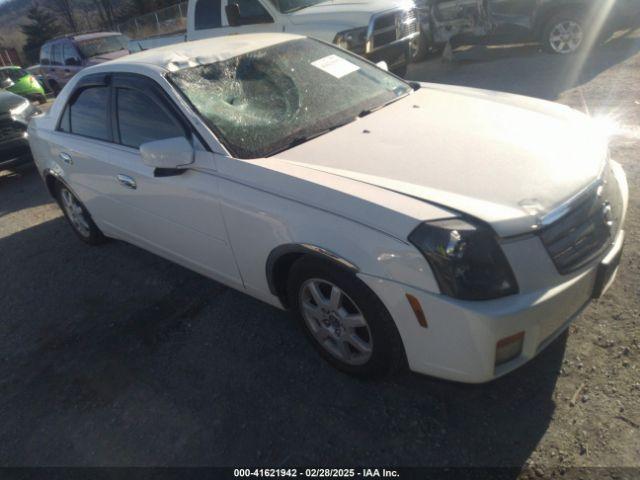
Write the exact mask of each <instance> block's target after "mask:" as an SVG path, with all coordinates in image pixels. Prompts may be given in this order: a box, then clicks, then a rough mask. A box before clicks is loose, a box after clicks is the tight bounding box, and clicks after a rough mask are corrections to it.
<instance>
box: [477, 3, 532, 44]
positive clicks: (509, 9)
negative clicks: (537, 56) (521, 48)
mask: <svg viewBox="0 0 640 480" xmlns="http://www.w3.org/2000/svg"><path fill="white" fill-rule="evenodd" d="M540 3H541V2H540V0H488V11H489V17H490V19H491V23H492V24H493V27H494V31H493V35H494V36H495V38H496V39H497V40H502V41H518V40H526V39H529V38H531V34H532V31H533V27H534V20H535V18H534V16H535V12H536V9H537V8H538V4H540Z"/></svg>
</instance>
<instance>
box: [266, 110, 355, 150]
mask: <svg viewBox="0 0 640 480" xmlns="http://www.w3.org/2000/svg"><path fill="white" fill-rule="evenodd" d="M355 119H356V117H354V118H349V119H347V120H345V121H344V122H341V123H337V124H335V125H332V126H331V127H329V128H326V129H324V130H320V131H318V132H314V133H311V134H309V135H300V136H297V137H294V138H293V139H292V140H290V141H289V142H287V143H285V144H284V145H281V146H279V147H278V148H275V149H274V150H272V151H271V152H269V153H268V154H267V155H265V157H273V156H274V155H277V154H278V153H280V152H284V151H285V150H289V149H290V148H293V147H297V146H298V145H300V144H302V143H305V142H308V141H309V140H313V139H314V138H318V137H320V136H322V135H324V134H325V133H329V132H331V131H333V130H335V129H336V128H340V127H343V126H345V125H347V124H348V123H351V122H353V121H355Z"/></svg>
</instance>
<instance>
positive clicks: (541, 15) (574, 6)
mask: <svg viewBox="0 0 640 480" xmlns="http://www.w3.org/2000/svg"><path fill="white" fill-rule="evenodd" d="M580 10H584V2H580V1H577V0H569V1H564V2H558V3H554V4H552V5H548V6H547V7H546V8H544V9H541V10H540V11H539V12H538V14H537V15H536V19H535V23H534V36H535V38H538V39H540V38H541V37H542V35H543V33H544V29H545V27H546V25H547V22H548V21H549V20H551V18H552V17H553V16H554V15H557V14H559V13H562V12H572V11H580ZM542 40H544V39H542Z"/></svg>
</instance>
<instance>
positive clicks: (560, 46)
mask: <svg viewBox="0 0 640 480" xmlns="http://www.w3.org/2000/svg"><path fill="white" fill-rule="evenodd" d="M586 38H587V31H586V25H585V22H584V19H583V18H582V17H581V16H580V15H579V14H578V13H577V12H571V11H569V12H562V13H559V14H556V15H554V16H553V17H551V19H550V20H549V21H548V22H547V24H546V26H545V28H544V30H543V33H542V42H543V46H544V48H545V50H547V51H548V52H550V53H556V54H561V55H566V54H571V53H575V52H577V51H578V50H580V48H582V46H583V45H584V44H585V40H586Z"/></svg>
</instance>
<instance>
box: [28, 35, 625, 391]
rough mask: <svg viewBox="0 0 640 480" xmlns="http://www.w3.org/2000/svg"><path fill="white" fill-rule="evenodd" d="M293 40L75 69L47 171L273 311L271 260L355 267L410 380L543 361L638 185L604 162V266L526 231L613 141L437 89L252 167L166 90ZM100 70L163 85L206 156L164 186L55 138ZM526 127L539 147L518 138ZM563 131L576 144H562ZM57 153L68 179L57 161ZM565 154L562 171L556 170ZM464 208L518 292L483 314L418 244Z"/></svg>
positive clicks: (579, 121)
mask: <svg viewBox="0 0 640 480" xmlns="http://www.w3.org/2000/svg"><path fill="white" fill-rule="evenodd" d="M293 38H298V37H295V36H289V35H280V34H273V35H272V34H259V35H251V36H242V37H230V38H216V39H210V40H206V41H200V42H191V43H185V44H181V45H179V46H176V47H165V48H161V49H157V50H154V51H149V52H142V53H139V54H135V55H131V56H129V57H126V58H123V59H120V60H116V61H114V62H109V63H105V64H102V65H99V66H96V67H92V68H90V69H87V70H85V71H83V72H81V73H80V74H79V75H77V76H76V77H75V78H74V79H73V80H72V81H71V82H70V83H69V84H68V85H67V86H66V87H65V88H64V90H63V91H62V93H61V94H60V96H59V97H58V99H57V100H56V102H55V104H54V105H53V107H52V108H51V109H50V111H49V112H48V113H47V114H46V115H43V116H40V117H37V118H35V119H34V120H33V121H32V122H31V124H30V126H29V135H30V143H31V147H32V151H33V155H34V157H35V161H36V164H37V166H38V169H39V171H40V172H41V174H42V175H43V176H48V175H53V176H57V177H58V178H59V179H61V181H63V182H65V183H66V184H67V185H69V187H70V188H72V190H73V191H74V192H75V193H76V195H77V196H78V197H79V199H80V200H81V201H82V202H83V203H84V205H85V206H86V207H87V209H88V210H89V211H90V212H91V214H92V216H93V219H94V220H95V222H96V223H97V224H98V226H99V227H100V228H101V229H102V230H103V232H104V233H105V234H106V235H108V236H113V237H115V238H120V239H123V240H126V241H128V242H131V243H134V244H136V245H139V246H141V247H143V248H145V249H148V250H150V251H152V252H154V253H157V254H158V255H161V256H163V257H165V258H168V259H170V260H172V261H175V262H177V263H180V264H182V265H184V266H186V267H188V268H191V269H193V270H195V271H198V272H200V273H202V274H204V275H206V276H208V277H211V278H213V279H215V280H218V281H221V282H223V283H225V284H227V285H229V286H231V287H233V288H237V289H239V290H241V291H244V292H246V293H248V294H250V295H252V296H254V297H256V298H259V299H261V300H263V301H265V302H268V303H270V304H272V305H275V306H278V307H283V305H282V303H281V301H280V299H279V298H278V296H277V295H276V294H275V293H274V292H273V291H271V289H270V288H269V284H268V279H267V272H266V268H267V263H268V260H269V255H270V254H271V253H272V252H273V251H274V250H276V249H278V248H279V247H282V246H287V245H312V246H314V247H318V248H320V249H323V250H325V251H327V252H330V253H331V254H334V255H335V256H337V257H339V258H341V259H344V260H345V261H346V262H348V263H349V264H352V265H354V266H355V267H356V268H357V275H358V276H359V278H360V279H361V280H362V281H363V282H365V283H366V284H367V285H368V286H369V287H370V288H371V290H373V291H374V292H375V293H376V294H377V295H378V297H379V298H380V299H381V300H382V302H383V303H384V305H385V306H386V308H387V309H388V311H389V313H390V314H391V316H392V318H393V320H394V322H395V324H396V326H397V328H398V331H399V333H400V336H401V338H402V341H403V344H404V348H405V352H406V354H407V359H408V362H409V366H410V368H411V369H412V370H414V371H416V372H420V373H424V374H430V375H435V376H440V377H444V378H449V379H452V380H458V381H464V382H484V381H488V380H491V379H493V378H496V377H497V376H500V375H503V374H504V373H506V372H508V371H510V370H512V369H513V368H516V367H517V366H519V365H521V364H522V363H524V362H526V361H527V360H529V359H530V358H532V357H533V356H535V354H537V353H538V352H539V351H540V350H541V349H542V348H543V347H544V346H546V345H547V344H548V343H549V342H550V341H551V340H552V339H553V338H555V336H557V335H559V334H560V333H561V332H562V331H563V330H564V329H565V328H566V327H567V326H568V324H569V322H570V321H571V320H572V319H573V318H574V317H575V315H577V314H578V313H579V311H580V310H581V309H582V308H583V307H584V306H585V305H586V304H588V302H589V300H590V298H591V293H592V290H593V284H594V279H595V275H596V269H597V266H598V262H599V261H600V260H601V259H602V258H603V257H604V256H605V255H608V254H609V253H610V252H612V251H614V250H615V249H616V248H620V247H621V242H622V239H623V235H624V232H623V231H622V222H623V220H624V212H626V209H627V206H628V188H627V185H626V180H625V177H624V173H623V172H622V169H621V168H620V166H619V165H617V164H616V163H615V162H609V165H610V166H611V168H612V169H613V171H614V174H615V175H614V176H615V178H616V180H617V183H618V186H619V188H620V191H621V193H622V197H623V215H622V220H621V222H620V225H618V226H617V229H618V233H617V236H616V238H617V244H616V245H615V246H613V247H612V248H611V249H610V250H609V253H606V254H603V255H602V256H601V257H599V258H598V259H597V260H594V261H593V262H591V263H590V264H588V265H586V266H584V267H583V268H580V269H579V270H577V271H575V272H573V273H571V274H568V275H560V274H559V273H558V271H557V270H556V267H555V266H554V264H553V262H552V260H551V258H550V257H549V254H548V253H547V251H546V249H545V248H544V246H543V244H542V242H541V240H540V238H539V237H538V236H536V235H535V234H533V233H531V225H532V224H533V223H535V221H536V219H537V217H538V216H540V215H544V214H546V213H548V212H549V211H551V210H553V209H554V208H555V207H557V206H558V205H559V204H561V203H562V202H563V201H564V200H566V199H567V198H571V197H572V196H574V195H575V194H576V193H577V192H578V191H580V190H581V189H582V188H583V187H584V186H585V185H587V184H589V183H592V182H593V181H595V180H596V178H597V177H598V175H599V172H600V171H601V170H602V168H603V167H604V165H605V164H606V159H607V152H606V139H605V138H603V137H602V136H601V135H596V134H595V133H594V130H593V129H592V126H591V124H590V121H589V120H588V119H587V117H585V116H583V115H581V114H578V113H575V112H573V111H570V110H568V109H565V108H564V107H559V106H554V105H552V104H550V103H548V102H542V101H537V100H533V99H527V98H524V97H516V96H511V95H505V94H498V93H489V92H481V91H477V90H471V89H464V88H462V87H442V86H433V85H427V84H425V85H423V88H422V89H421V90H419V91H417V92H413V93H411V94H409V96H408V97H406V98H405V99H401V100H399V101H397V102H396V103H395V104H392V105H389V106H387V107H385V108H383V109H382V110H380V111H375V112H373V113H371V114H369V115H368V116H366V117H363V118H361V119H359V120H356V121H355V122H353V123H351V124H349V125H346V126H343V127H340V128H338V129H336V130H334V131H332V132H330V133H328V134H325V135H323V136H320V137H318V138H314V139H312V140H310V141H308V142H306V143H304V144H302V145H299V146H298V147H295V148H293V149H290V150H288V151H285V152H282V153H280V154H278V155H277V156H275V157H269V158H263V159H255V160H241V159H236V158H232V157H231V156H230V155H229V153H228V152H227V151H226V149H225V148H224V147H223V146H222V144H221V143H220V142H219V141H218V139H217V138H216V137H215V135H214V134H213V133H212V132H211V131H210V130H209V129H208V128H207V126H206V125H205V124H204V123H203V122H202V121H201V119H200V118H199V117H198V116H197V115H196V114H195V113H194V112H193V111H192V110H191V109H190V107H189V106H188V105H187V104H186V103H185V101H184V100H183V99H182V97H181V96H180V95H179V94H178V93H177V92H176V91H175V90H174V88H173V86H172V85H171V84H170V83H169V82H168V81H167V80H166V79H165V77H164V75H165V74H166V73H167V72H169V71H171V70H175V69H178V68H181V67H184V66H186V65H198V64H200V63H209V62H211V61H215V59H220V60H223V59H226V58H230V57H232V56H234V55H238V54H241V53H245V52H248V51H252V50H256V49H259V48H263V47H266V46H269V45H273V44H276V43H278V42H282V41H287V40H290V39H293ZM99 72H113V73H118V72H122V73H127V72H128V73H137V74H140V75H144V76H146V77H148V78H150V79H152V80H153V81H155V82H156V83H157V84H158V85H160V86H161V87H162V89H163V90H164V91H165V92H166V93H167V95H168V96H169V97H170V98H171V99H172V100H173V102H175V105H176V107H177V108H178V109H179V110H180V111H181V112H182V113H183V114H184V116H185V117H186V118H187V120H188V121H189V122H190V123H191V124H192V126H193V128H194V130H195V131H196V132H197V133H198V134H199V135H200V137H201V139H202V141H203V142H204V143H206V144H207V146H208V147H209V148H210V150H211V151H209V152H205V151H197V152H196V155H195V161H194V163H193V164H192V165H190V167H189V169H188V170H187V171H186V172H185V173H183V174H182V175H178V176H169V177H162V178H157V177H154V176H153V171H152V168H151V167H148V166H146V165H144V164H143V163H142V160H141V158H140V154H139V151H138V150H136V149H131V148H128V147H123V146H119V145H115V144H110V143H107V142H100V141H95V140H89V139H85V138H80V137H77V136H75V135H72V134H66V133H62V132H59V131H56V126H57V123H58V119H59V118H60V116H61V114H62V112H63V109H64V107H65V104H66V102H67V100H68V98H69V95H70V94H71V92H72V91H73V89H74V88H75V86H76V85H77V82H79V81H81V79H82V78H84V77H85V76H86V75H90V74H93V73H99ZM414 105H417V106H419V108H414ZM452 113H453V115H451V114H452ZM487 118H490V119H491V121H486V119H487ZM518 123H519V124H521V125H522V124H524V125H527V130H529V129H534V130H535V131H536V132H537V135H536V136H535V137H534V138H533V139H532V138H529V137H528V136H525V135H523V134H522V133H521V131H522V129H518V128H515V126H517V125H515V124H518ZM416 125H419V127H420V128H417V127H416ZM561 129H562V130H564V131H565V137H564V141H563V140H562V138H560V136H559V134H558V133H557V132H556V130H561ZM365 130H367V131H368V132H369V133H365V132H364V131H365ZM581 135H582V136H581ZM452 138H455V141H452ZM544 145H546V148H543V146H544ZM569 145H571V146H573V147H574V148H575V151H572V150H571V149H570V148H569ZM63 152H64V153H67V154H69V155H71V156H72V157H73V158H74V160H75V161H74V163H73V165H67V164H64V163H63V162H61V161H60V153H63ZM550 152H551V153H550ZM558 155H559V156H560V158H562V160H563V163H562V164H561V165H560V164H559V163H558V161H557V160H556V161H554V156H555V157H556V158H557V156H558ZM514 158H515V159H517V160H518V161H515V160H514ZM470 159H476V161H475V162H474V163H470V161H471V160H470ZM564 162H566V163H564ZM480 164H482V166H480ZM496 172H499V173H500V178H496ZM118 174H125V175H128V176H130V177H132V178H135V181H136V182H137V189H135V190H131V189H126V188H123V186H122V185H120V184H119V183H118V182H117V181H116V176H117V175H118ZM451 177H456V178H451ZM531 199H535V200H536V202H537V203H538V204H539V206H540V209H539V210H538V211H536V212H534V213H532V212H531V211H530V210H527V209H526V208H524V207H523V205H522V204H521V203H522V201H523V200H531ZM458 211H461V212H464V213H466V214H470V215H472V216H476V217H477V218H480V219H482V220H484V221H486V222H488V223H489V224H490V225H491V226H492V227H493V228H494V230H495V231H496V232H497V233H498V235H499V236H500V237H501V238H500V239H499V242H500V245H501V247H502V250H503V252H504V254H505V256H506V257H507V260H508V262H509V264H510V266H511V269H512V270H513V273H514V276H515V277H516V280H517V282H518V286H519V293H518V294H517V295H510V296H508V297H504V298H500V299H496V300H490V301H479V302H478V301H476V302H471V301H461V300H456V299H453V298H450V297H447V296H445V295H442V294H441V293H440V291H439V288H438V283H437V281H436V278H435V276H434V275H433V273H432V270H431V268H430V266H429V263H428V262H427V261H426V260H425V258H424V256H423V255H422V253H421V252H420V251H419V250H418V249H417V248H416V247H414V246H413V245H412V244H411V243H410V242H409V241H408V240H407V237H408V235H409V234H410V233H411V232H412V231H413V230H414V229H415V228H416V227H417V226H418V225H419V224H421V223H422V222H424V221H432V220H440V219H449V218H453V217H455V216H457V215H458V213H457V212H458ZM514 235H516V236H515V237H514ZM408 293H409V294H411V295H413V296H414V297H416V298H417V299H418V300H419V302H420V303H421V305H422V307H423V308H424V311H425V314H426V317H427V320H428V328H423V327H422V326H420V324H419V323H418V322H417V321H416V317H415V315H414V313H413V311H412V310H411V308H410V306H409V303H408V302H407V299H406V294H408ZM520 331H524V332H526V336H525V339H526V340H525V343H524V348H523V353H522V355H521V356H519V357H518V358H517V359H515V360H513V361H511V362H509V363H507V364H504V365H501V366H499V367H497V368H494V363H495V362H494V361H495V348H496V342H497V341H498V340H500V339H501V338H504V337H506V336H509V335H513V334H515V333H517V332H520Z"/></svg>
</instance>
